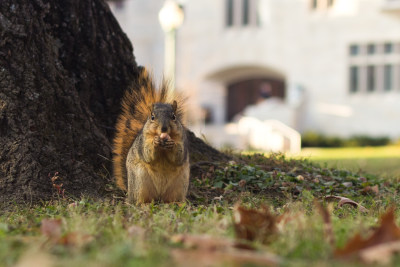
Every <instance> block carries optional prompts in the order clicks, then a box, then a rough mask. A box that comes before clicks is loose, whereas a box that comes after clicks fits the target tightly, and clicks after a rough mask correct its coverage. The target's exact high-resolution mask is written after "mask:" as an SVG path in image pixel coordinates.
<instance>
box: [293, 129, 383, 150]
mask: <svg viewBox="0 0 400 267" xmlns="http://www.w3.org/2000/svg"><path fill="white" fill-rule="evenodd" d="M388 144H390V138H389V137H386V136H380V137H371V136H367V135H355V136H352V137H349V138H341V137H338V136H326V135H324V134H320V133H316V132H306V133H304V134H303V135H302V136H301V146H302V147H355V146H384V145H388Z"/></svg>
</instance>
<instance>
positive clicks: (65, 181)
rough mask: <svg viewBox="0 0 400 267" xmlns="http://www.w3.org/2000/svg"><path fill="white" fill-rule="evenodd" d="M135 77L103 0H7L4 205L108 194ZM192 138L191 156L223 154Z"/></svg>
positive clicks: (2, 21) (0, 181)
mask: <svg viewBox="0 0 400 267" xmlns="http://www.w3.org/2000/svg"><path fill="white" fill-rule="evenodd" d="M136 74H137V64H136V62H135V58H134V56H133V49H132V46H131V44H130V42H129V40H128V38H127V37H126V35H125V34H124V33H123V32H122V30H121V28H120V26H119V25H118V23H117V21H116V20H115V18H114V17H113V15H112V14H111V11H110V9H109V7H108V6H107V4H106V3H105V2H103V1H102V0H85V1H81V0H69V1H58V0H19V1H15V0H1V2H0V203H9V202H36V201H37V200H41V199H50V198H51V197H52V196H54V194H63V190H65V193H66V194H69V195H71V196H76V197H79V196H80V195H81V194H84V195H89V196H102V195H103V193H104V188H105V185H106V184H107V183H109V182H110V180H109V178H110V177H109V175H107V173H109V172H110V166H111V164H110V160H111V145H110V140H111V138H112V135H113V129H114V123H115V120H116V117H117V115H118V113H119V109H120V100H121V97H122V94H123V92H124V90H126V89H127V88H128V87H129V86H130V84H131V83H132V82H133V81H134V79H135V76H136ZM191 139H192V140H193V142H192V146H191V152H193V154H201V155H202V156H205V157H207V156H206V155H205V154H204V153H206V152H204V151H209V153H211V154H210V155H211V156H210V157H212V155H215V157H218V156H221V155H222V154H220V153H219V152H218V151H216V150H213V149H211V148H209V147H208V146H207V145H205V144H204V143H202V142H201V141H199V140H198V139H197V138H196V137H194V135H191ZM201 143H202V144H201ZM210 149H211V150H210ZM197 151H198V152H199V153H196V152H197ZM210 157H209V158H210ZM215 157H214V158H215ZM56 177H57V178H56ZM105 177H108V179H107V178H105ZM52 178H53V179H52Z"/></svg>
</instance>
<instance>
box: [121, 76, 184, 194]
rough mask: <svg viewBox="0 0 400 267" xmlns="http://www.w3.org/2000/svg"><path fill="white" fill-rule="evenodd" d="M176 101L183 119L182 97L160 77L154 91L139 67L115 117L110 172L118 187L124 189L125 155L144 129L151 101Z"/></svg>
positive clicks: (179, 116) (153, 87)
mask: <svg viewBox="0 0 400 267" xmlns="http://www.w3.org/2000/svg"><path fill="white" fill-rule="evenodd" d="M174 100H175V101H176V102H177V103H178V108H177V110H176V114H175V115H176V117H177V119H179V120H180V121H182V116H183V103H184V99H183V97H181V96H179V95H177V94H175V93H174V92H173V91H172V90H171V88H169V86H168V83H167V82H166V81H165V80H163V82H162V83H161V85H160V89H159V90H156V88H155V84H154V81H153V79H152V76H151V75H150V74H149V73H148V72H147V70H146V69H145V68H139V76H138V78H137V81H136V83H135V84H134V86H132V88H130V89H129V90H127V91H126V92H125V95H124V97H123V98H122V110H121V114H120V115H119V117H118V119H117V124H116V133H115V137H114V141H113V175H114V179H115V181H116V183H117V186H118V187H119V188H121V189H122V190H124V191H126V180H127V174H126V157H127V155H128V152H129V149H130V148H131V146H132V144H133V141H134V140H135V138H136V136H137V135H138V133H139V132H140V130H141V129H142V128H143V126H144V124H145V123H146V121H147V119H148V117H149V116H150V115H151V109H152V106H153V104H154V103H169V104H172V102H173V101H174Z"/></svg>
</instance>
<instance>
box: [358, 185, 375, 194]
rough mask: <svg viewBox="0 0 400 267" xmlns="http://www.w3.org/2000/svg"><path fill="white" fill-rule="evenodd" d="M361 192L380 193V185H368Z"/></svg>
mask: <svg viewBox="0 0 400 267" xmlns="http://www.w3.org/2000/svg"><path fill="white" fill-rule="evenodd" d="M361 192H362V193H363V194H373V195H379V186H378V185H374V186H366V187H364V189H363V190H362V191H361Z"/></svg>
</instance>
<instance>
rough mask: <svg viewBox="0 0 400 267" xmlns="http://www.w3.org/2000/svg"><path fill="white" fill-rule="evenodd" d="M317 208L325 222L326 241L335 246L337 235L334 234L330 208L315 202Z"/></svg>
mask: <svg viewBox="0 0 400 267" xmlns="http://www.w3.org/2000/svg"><path fill="white" fill-rule="evenodd" d="M314 204H315V206H316V207H317V209H318V212H319V214H320V215H321V217H322V221H323V222H324V235H325V239H326V241H327V242H328V243H329V244H330V245H331V246H334V245H335V234H334V233H333V227H332V220H331V213H330V212H329V209H328V208H325V207H324V206H322V204H321V203H320V202H318V201H315V202H314Z"/></svg>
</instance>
